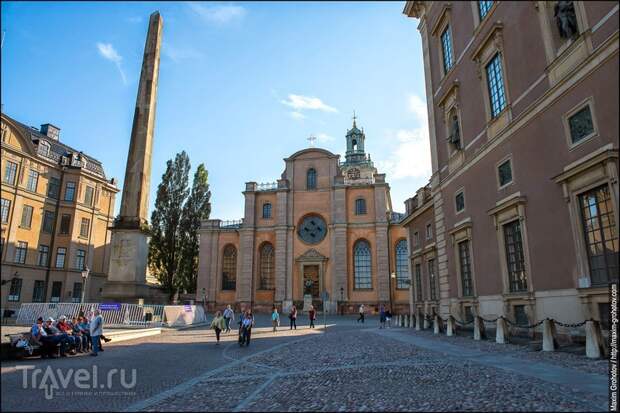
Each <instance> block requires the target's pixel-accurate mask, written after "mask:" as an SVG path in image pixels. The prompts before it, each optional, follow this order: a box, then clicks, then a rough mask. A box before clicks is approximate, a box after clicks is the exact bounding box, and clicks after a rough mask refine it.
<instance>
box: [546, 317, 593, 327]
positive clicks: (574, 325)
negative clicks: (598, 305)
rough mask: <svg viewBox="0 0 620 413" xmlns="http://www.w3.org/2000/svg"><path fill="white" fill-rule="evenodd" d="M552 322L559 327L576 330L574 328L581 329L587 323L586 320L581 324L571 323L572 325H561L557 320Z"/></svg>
mask: <svg viewBox="0 0 620 413" xmlns="http://www.w3.org/2000/svg"><path fill="white" fill-rule="evenodd" d="M552 320H553V319H552ZM553 322H554V323H555V324H557V325H559V326H562V327H568V328H576V327H581V326H582V325H585V324H586V323H587V322H588V320H586V321H582V322H581V323H573V324H565V323H561V322H559V321H557V320H553Z"/></svg>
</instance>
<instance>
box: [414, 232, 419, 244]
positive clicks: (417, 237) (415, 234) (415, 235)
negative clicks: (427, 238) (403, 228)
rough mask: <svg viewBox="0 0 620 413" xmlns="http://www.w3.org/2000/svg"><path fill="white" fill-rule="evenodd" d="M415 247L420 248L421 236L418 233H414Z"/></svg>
mask: <svg viewBox="0 0 620 413" xmlns="http://www.w3.org/2000/svg"><path fill="white" fill-rule="evenodd" d="M413 246H414V247H416V248H417V247H419V246H420V234H419V233H418V232H417V231H416V232H414V233H413Z"/></svg>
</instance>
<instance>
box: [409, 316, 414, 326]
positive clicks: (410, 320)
mask: <svg viewBox="0 0 620 413" xmlns="http://www.w3.org/2000/svg"><path fill="white" fill-rule="evenodd" d="M409 328H415V315H413V314H409Z"/></svg>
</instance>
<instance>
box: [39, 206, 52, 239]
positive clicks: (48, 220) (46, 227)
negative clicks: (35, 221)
mask: <svg viewBox="0 0 620 413" xmlns="http://www.w3.org/2000/svg"><path fill="white" fill-rule="evenodd" d="M54 217H55V214H54V212H52V211H43V226H42V228H41V229H42V230H43V232H47V233H48V234H51V233H52V232H54Z"/></svg>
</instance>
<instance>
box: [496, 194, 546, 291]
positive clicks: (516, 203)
mask: <svg viewBox="0 0 620 413" xmlns="http://www.w3.org/2000/svg"><path fill="white" fill-rule="evenodd" d="M526 203H527V199H526V198H525V196H522V195H521V193H520V192H515V193H513V194H511V195H509V196H508V197H506V198H504V199H502V200H500V201H498V202H497V203H496V204H495V207H494V208H492V209H490V210H489V211H488V214H489V216H490V217H491V218H493V224H494V226H495V231H496V234H497V244H498V247H499V254H498V255H499V260H500V269H501V272H502V285H503V287H502V291H503V295H504V297H505V298H506V297H514V298H517V299H518V298H529V297H530V296H532V297H533V294H534V290H535V288H534V284H535V282H534V281H535V279H534V276H533V275H534V274H532V266H531V259H530V253H529V250H530V248H529V243H528V232H527V220H526V219H525V218H526V217H525V205H526ZM515 220H519V221H520V230H521V242H522V244H523V259H524V266H525V271H526V274H527V289H526V291H519V292H510V280H509V274H508V264H507V256H506V242H505V235H504V225H506V224H509V223H511V222H513V221H515Z"/></svg>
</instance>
